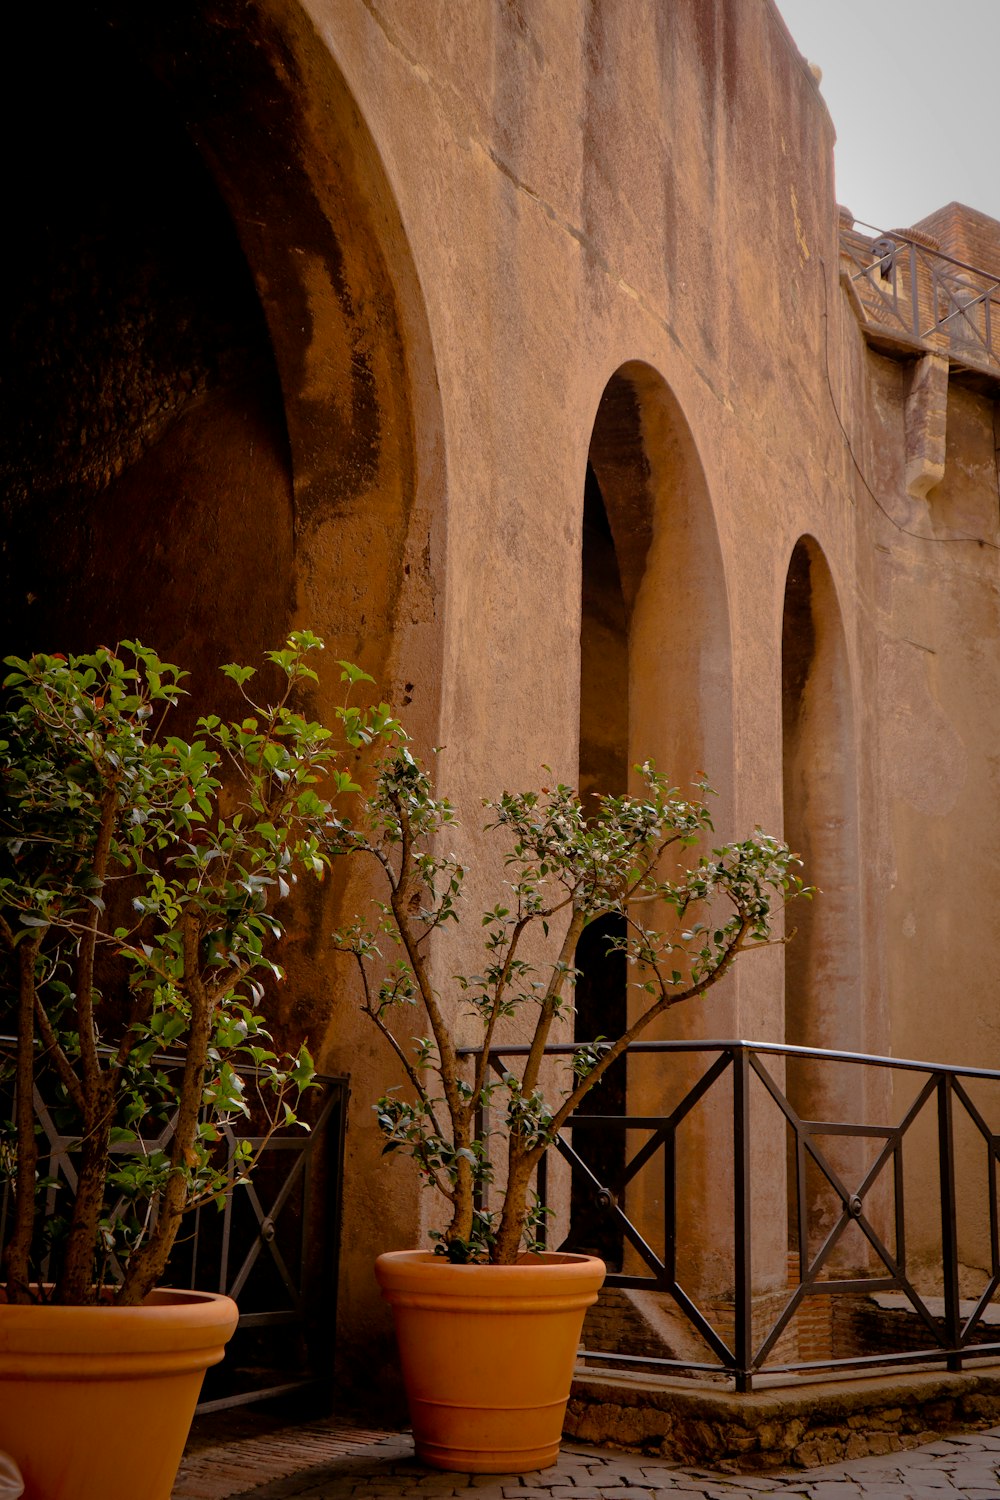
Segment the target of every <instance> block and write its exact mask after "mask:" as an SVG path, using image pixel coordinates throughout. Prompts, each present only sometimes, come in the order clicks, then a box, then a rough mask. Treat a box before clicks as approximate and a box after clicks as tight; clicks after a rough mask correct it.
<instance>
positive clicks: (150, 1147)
mask: <svg viewBox="0 0 1000 1500" xmlns="http://www.w3.org/2000/svg"><path fill="white" fill-rule="evenodd" d="M12 1046H13V1043H12V1041H11V1040H10V1039H9V1038H3V1037H0V1051H2V1050H5V1049H6V1050H9V1049H10V1048H11V1047H12ZM157 1061H158V1063H159V1064H160V1065H161V1066H163V1067H164V1068H171V1067H179V1066H180V1063H179V1061H178V1059H177V1058H171V1057H162V1058H159V1059H157ZM236 1072H238V1073H239V1074H240V1075H241V1076H242V1077H243V1078H244V1079H245V1080H246V1082H247V1085H248V1086H247V1089H246V1094H247V1097H248V1098H249V1097H252V1094H253V1088H252V1081H253V1070H252V1069H244V1068H239V1067H238V1068H236ZM46 1092H47V1091H46V1090H45V1088H44V1084H42V1085H36V1089H35V1113H36V1118H37V1119H38V1121H39V1124H40V1126H41V1137H40V1139H39V1162H38V1172H39V1176H41V1177H43V1178H48V1179H50V1182H51V1186H50V1187H49V1188H48V1190H47V1201H46V1207H45V1212H46V1215H47V1216H48V1217H51V1216H52V1215H54V1214H56V1213H59V1212H65V1204H66V1201H67V1200H68V1199H69V1198H71V1197H72V1194H73V1193H74V1191H75V1189H76V1166H75V1150H76V1145H77V1141H78V1135H74V1134H73V1133H72V1131H71V1130H70V1129H69V1128H68V1126H67V1125H66V1124H65V1123H63V1122H62V1121H61V1120H60V1117H59V1114H58V1111H57V1109H56V1108H55V1107H54V1105H53V1101H52V1100H51V1099H49V1098H47V1097H46ZM347 1099H348V1087H347V1080H346V1079H345V1078H339V1077H325V1076H320V1077H318V1078H317V1080H316V1087H315V1088H312V1089H309V1090H307V1092H306V1093H305V1094H304V1095H303V1096H302V1098H301V1099H300V1101H299V1105H298V1107H297V1112H298V1114H299V1116H300V1118H302V1119H304V1120H305V1121H306V1122H307V1123H308V1125H309V1130H308V1131H304V1130H302V1129H301V1128H298V1127H287V1126H280V1127H279V1128H278V1129H277V1130H276V1131H275V1132H274V1133H273V1134H272V1135H270V1137H269V1138H268V1139H266V1140H265V1139H264V1137H263V1136H262V1135H261V1134H259V1133H257V1132H258V1131H260V1129H261V1126H260V1123H259V1122H256V1121H255V1119H254V1116H253V1113H251V1117H250V1118H249V1119H243V1118H242V1117H237V1118H236V1119H234V1120H233V1121H231V1122H229V1123H226V1124H222V1125H221V1126H220V1140H219V1143H218V1147H217V1151H218V1158H219V1164H220V1166H222V1167H227V1166H228V1169H229V1172H230V1176H231V1177H232V1176H233V1175H234V1163H235V1160H236V1152H237V1147H238V1145H239V1143H240V1142H248V1143H249V1144H250V1146H251V1147H252V1148H253V1149H254V1150H255V1151H256V1150H257V1149H258V1148H261V1147H262V1150H261V1153H260V1158H259V1160H258V1162H257V1166H256V1169H255V1172H254V1175H253V1180H252V1182H251V1183H249V1184H243V1185H240V1186H239V1187H237V1188H236V1189H235V1190H234V1191H233V1192H232V1193H231V1194H229V1195H228V1196H227V1197H226V1198H225V1199H224V1202H223V1205H222V1207H221V1208H217V1207H216V1206H215V1205H214V1204H211V1205H206V1206H204V1207H199V1208H196V1209H194V1210H192V1212H191V1213H190V1214H189V1215H188V1217H187V1218H186V1219H185V1221H184V1225H183V1227H182V1229H181V1233H180V1235H179V1237H178V1240H177V1243H176V1244H175V1246H174V1250H173V1252H172V1255H171V1258H170V1262H169V1264H168V1266H167V1272H166V1275H165V1278H164V1283H165V1284H166V1285H169V1286H175V1287H192V1288H195V1289H197V1290H199V1291H210V1292H224V1293H225V1294H226V1295H228V1296H230V1297H232V1298H233V1299H234V1300H235V1301H236V1303H237V1305H238V1307H239V1310H240V1320H239V1325H238V1327H237V1330H236V1333H235V1335H234V1337H233V1339H232V1341H231V1343H230V1345H229V1347H228V1350H227V1355H226V1359H225V1361H224V1362H223V1363H222V1364H221V1365H219V1366H217V1367H216V1368H215V1369H214V1370H210V1371H209V1373H208V1375H207V1377H206V1381H205V1387H204V1390H203V1394H202V1401H201V1403H200V1405H199V1411H210V1410H214V1409H218V1408H222V1407H228V1406H236V1405H240V1404H244V1403H246V1402H251V1401H261V1400H264V1399H266V1398H268V1397H272V1396H276V1395H280V1394H284V1393H285V1392H289V1391H293V1390H303V1389H306V1388H322V1387H325V1386H327V1385H328V1384H329V1382H330V1380H331V1379H332V1370H333V1363H332V1361H333V1342H334V1329H335V1324H336V1298H337V1262H338V1248H339V1246H338V1241H339V1230H340V1205H341V1178H342V1167H343V1146H344V1128H345V1119H346V1109H347ZM173 1125H174V1120H173V1118H169V1119H167V1120H166V1121H164V1122H160V1123H158V1124H157V1125H156V1126H155V1127H153V1126H150V1127H149V1128H148V1129H147V1130H146V1131H145V1132H144V1133H143V1136H142V1148H144V1149H145V1150H146V1151H150V1152H152V1151H155V1150H161V1151H162V1150H164V1149H166V1148H167V1147H168V1146H169V1141H170V1138H171V1135H172V1132H173ZM116 1149H119V1150H120V1151H122V1152H125V1151H128V1152H130V1153H131V1152H134V1151H135V1149H136V1147H135V1145H134V1144H131V1145H128V1146H127V1147H126V1146H123V1147H120V1148H115V1147H112V1151H115V1150H116ZM10 1209H11V1203H10V1193H9V1184H8V1183H7V1182H6V1181H4V1183H3V1187H2V1191H0V1246H2V1245H3V1244H4V1243H6V1237H7V1232H8V1224H9V1217H10ZM40 1270H41V1274H42V1277H43V1279H44V1278H45V1276H46V1265H45V1263H44V1262H43V1264H42V1266H41V1267H40Z"/></svg>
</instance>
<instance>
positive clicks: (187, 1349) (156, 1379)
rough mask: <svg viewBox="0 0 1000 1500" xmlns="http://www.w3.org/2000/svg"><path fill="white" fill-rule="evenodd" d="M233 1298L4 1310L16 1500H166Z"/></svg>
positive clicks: (0, 1412) (156, 1297) (2, 1425)
mask: <svg viewBox="0 0 1000 1500" xmlns="http://www.w3.org/2000/svg"><path fill="white" fill-rule="evenodd" d="M238 1316H239V1315H238V1312H237V1308H236V1304H235V1302H233V1301H232V1300H231V1299H230V1298H229V1297H220V1296H216V1295H213V1294H212V1293H211V1292H185V1291H168V1290H163V1291H156V1292H153V1293H152V1294H151V1296H150V1297H149V1298H148V1299H147V1301H146V1302H145V1303H144V1304H143V1305H142V1306H141V1307H51V1306H45V1305H42V1306H30V1307H21V1306H8V1305H6V1304H5V1303H4V1304H0V1451H3V1452H6V1453H9V1454H10V1455H11V1456H12V1457H13V1458H14V1459H16V1461H17V1463H18V1464H19V1465H20V1468H21V1472H22V1474H23V1476H24V1481H25V1492H24V1500H170V1491H171V1489H172V1488H173V1483H174V1478H175V1477H176V1474H177V1468H178V1465H179V1464H180V1461H181V1455H182V1453H183V1452H184V1444H185V1441H186V1440H187V1435H188V1429H189V1428H190V1426H191V1418H192V1417H193V1416H194V1409H195V1406H196V1404H197V1401H198V1393H199V1391H200V1390H201V1382H202V1377H203V1376H204V1373H205V1371H206V1370H207V1369H208V1367H209V1365H214V1364H217V1363H218V1362H219V1360H220V1359H221V1358H222V1356H223V1353H224V1352H225V1344H226V1341H227V1339H229V1338H230V1336H231V1335H232V1333H233V1330H234V1329H235V1327H236V1321H237V1318H238Z"/></svg>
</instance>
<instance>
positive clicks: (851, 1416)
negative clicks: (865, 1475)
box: [565, 1363, 1000, 1472]
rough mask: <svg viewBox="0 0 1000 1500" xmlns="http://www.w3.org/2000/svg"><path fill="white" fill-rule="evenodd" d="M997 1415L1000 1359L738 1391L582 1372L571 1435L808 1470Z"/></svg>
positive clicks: (722, 1463) (986, 1423) (687, 1458)
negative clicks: (953, 1368) (955, 1370)
mask: <svg viewBox="0 0 1000 1500" xmlns="http://www.w3.org/2000/svg"><path fill="white" fill-rule="evenodd" d="M998 1421H1000V1364H995V1363H992V1364H989V1365H980V1366H979V1367H977V1368H976V1369H975V1370H970V1371H963V1372H961V1373H959V1374H951V1373H949V1372H947V1371H940V1370H934V1371H917V1372H913V1373H908V1374H904V1375H900V1374H892V1375H887V1376H884V1377H881V1378H879V1377H875V1376H860V1377H857V1378H849V1379H839V1380H824V1381H816V1382H809V1383H807V1382H805V1381H801V1382H796V1383H795V1385H794V1386H790V1385H784V1384H783V1385H781V1386H778V1387H772V1388H771V1389H766V1390H760V1391H753V1392H752V1393H751V1394H749V1395H746V1396H738V1395H736V1394H735V1393H734V1392H732V1391H729V1390H718V1389H712V1388H711V1387H708V1386H704V1385H696V1384H695V1383H694V1382H692V1381H686V1380H676V1379H667V1378H664V1377H656V1376H650V1375H613V1376H611V1375H605V1374H601V1375H595V1374H593V1373H590V1372H583V1371H578V1372H577V1374H576V1377H575V1379H574V1381H573V1389H572V1394H571V1396H570V1402H569V1406H568V1408H567V1411H566V1425H565V1431H566V1434H567V1436H569V1437H572V1438H575V1439H577V1440H578V1441H580V1442H586V1443H598V1444H603V1445H611V1446H614V1447H620V1448H625V1449H631V1450H639V1451H641V1452H643V1453H650V1454H657V1455H659V1456H662V1457H664V1458H669V1459H671V1460H673V1461H674V1462H678V1463H684V1464H695V1465H698V1464H709V1465H712V1466H714V1467H716V1468H719V1469H723V1470H725V1469H731V1468H737V1467H738V1468H739V1469H740V1470H741V1471H742V1472H746V1471H747V1470H749V1469H774V1468H787V1467H796V1468H811V1467H815V1466H817V1465H819V1464H830V1463H840V1462H843V1461H845V1460H847V1459H852V1458H866V1457H869V1456H870V1455H873V1454H886V1453H894V1452H900V1451H902V1450H903V1449H904V1448H914V1447H917V1446H918V1445H920V1444H921V1443H929V1442H933V1441H934V1440H935V1439H936V1438H938V1437H940V1436H941V1435H942V1434H943V1433H947V1432H950V1431H956V1430H959V1429H962V1430H966V1431H968V1430H969V1429H971V1428H977V1427H990V1426H995V1425H996V1424H997V1422H998Z"/></svg>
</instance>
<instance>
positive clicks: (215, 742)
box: [0, 632, 378, 1500]
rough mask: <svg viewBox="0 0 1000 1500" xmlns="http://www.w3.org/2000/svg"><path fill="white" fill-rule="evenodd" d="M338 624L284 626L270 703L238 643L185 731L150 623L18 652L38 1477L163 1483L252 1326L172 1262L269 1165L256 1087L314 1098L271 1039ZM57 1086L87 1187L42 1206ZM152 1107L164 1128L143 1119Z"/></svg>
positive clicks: (1, 731)
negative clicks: (71, 648) (220, 700)
mask: <svg viewBox="0 0 1000 1500" xmlns="http://www.w3.org/2000/svg"><path fill="white" fill-rule="evenodd" d="M321 644H322V643H321V642H320V641H319V640H318V639H317V638H316V637H314V636H312V635H310V634H309V633H307V632H300V633H298V634H295V635H292V636H291V637H290V639H289V641H288V643H287V645H286V646H285V648H283V649H282V650H279V651H273V652H270V653H268V659H269V663H270V666H269V668H268V670H269V671H270V672H271V673H272V674H273V675H274V677H275V679H276V682H277V684H278V686H279V692H278V693H277V695H276V697H275V701H274V702H267V701H264V702H262V703H254V702H253V697H252V695H251V694H250V691H249V689H248V687H247V684H248V682H249V680H250V678H251V677H252V676H253V669H252V668H249V667H240V666H235V665H234V666H226V667H224V668H223V669H222V670H223V671H224V672H225V674H226V675H227V676H228V677H229V678H230V679H232V680H233V682H234V683H235V684H237V685H238V688H239V689H240V690H241V691H242V693H243V695H244V697H245V698H246V699H247V710H246V713H245V715H244V717H242V718H241V719H240V720H238V721H236V722H225V721H224V720H223V719H221V718H220V717H219V716H217V715H208V716H206V717H202V718H200V719H199V720H198V722H197V728H196V730H195V737H194V738H193V739H190V740H187V739H183V738H181V737H179V736H178V735H175V734H173V733H172V732H171V728H172V723H173V720H174V718H175V717H176V715H175V714H173V710H175V708H176V706H177V704H178V702H179V700H180V697H181V695H182V693H183V691H184V690H183V688H182V687H181V679H182V678H183V677H184V676H185V674H184V673H182V672H180V671H179V670H178V669H177V668H176V667H174V666H171V665H169V664H166V663H164V662H161V661H160V660H159V659H158V658H157V656H156V655H155V654H154V653H153V652H152V651H150V650H148V649H146V648H145V647H143V646H142V645H140V644H138V643H136V642H127V643H125V644H124V645H123V646H121V647H120V648H119V649H118V650H115V651H112V650H107V649H103V648H102V649H100V650H98V651H95V652H93V653H92V654H90V655H83V656H74V657H69V658H63V657H60V656H35V657H33V658H32V659H31V660H28V661H24V660H19V659H16V658H8V660H7V666H8V669H9V675H8V676H7V678H6V683H5V687H4V694H3V698H2V705H0V997H2V1016H0V1033H12V1034H13V1040H11V1041H9V1042H8V1043H5V1044H4V1048H3V1053H2V1062H0V1066H2V1068H3V1082H4V1089H3V1098H4V1099H5V1100H7V1101H8V1102H9V1111H8V1114H9V1118H7V1119H4V1120H0V1174H2V1178H3V1179H5V1180H6V1181H7V1183H8V1185H9V1188H10V1191H9V1194H8V1197H9V1199H10V1200H11V1208H10V1211H9V1213H8V1216H7V1218H8V1222H7V1226H6V1228H7V1244H6V1250H5V1254H4V1258H3V1279H4V1282H5V1296H4V1298H3V1302H2V1303H0V1450H6V1451H8V1452H10V1453H11V1454H12V1455H13V1456H14V1457H15V1458H16V1459H17V1460H18V1461H19V1463H20V1465H21V1467H22V1469H23V1471H24V1477H25V1481H26V1485H27V1496H28V1497H29V1500H85V1497H86V1500H98V1497H99V1500H138V1497H139V1496H141V1497H142V1500H167V1497H168V1496H169V1494H170V1491H171V1487H172V1483H173V1478H174V1474H175V1472H176V1467H177V1464H178V1462H179V1460H180V1456H181V1452H182V1450H183V1445H184V1441H185V1439H186V1435H187V1430H188V1426H189V1425H190V1421H191V1417H192V1415H193V1411H194V1406H195V1402H196V1400H197V1395H198V1391H199V1389H200V1385H201V1380H202V1375H203V1372H204V1369H205V1367H206V1366H207V1365H208V1364H211V1363H213V1362H215V1361H216V1360H218V1359H220V1358H221V1357H222V1352H223V1345H224V1343H225V1341H226V1339H227V1338H228V1337H229V1335H230V1333H231V1332H232V1330H233V1328H234V1327H235V1324H236V1316H237V1314H236V1308H235V1305H234V1304H233V1303H232V1302H230V1301H229V1299H228V1298H218V1297H215V1298H213V1297H210V1296H208V1295H207V1294H201V1293H190V1292H176V1293H170V1292H163V1291H158V1290H157V1289H158V1287H159V1285H160V1282H161V1280H162V1278H163V1275H164V1271H165V1268H166V1266H167V1262H168V1258H169V1256H170V1251H171V1247H172V1246H173V1244H174V1240H175V1238H176V1236H177V1233H178V1229H179V1227H180V1225H181V1222H182V1218H183V1215H184V1213H185V1212H186V1211H187V1210H188V1209H189V1208H191V1207H192V1206H193V1205H195V1204H201V1203H206V1202H211V1201H213V1200H214V1201H220V1199H221V1198H222V1197H223V1195H225V1194H227V1193H229V1192H230V1191H232V1190H233V1188H234V1186H238V1184H239V1183H240V1182H241V1181H243V1180H245V1179H246V1177H247V1176H248V1174H249V1173H250V1172H251V1171H252V1168H253V1165H254V1156H253V1154H252V1152H251V1151H250V1148H249V1146H246V1147H245V1149H244V1148H243V1147H241V1148H240V1151H241V1152H242V1154H239V1153H238V1154H237V1157H236V1159H235V1160H233V1159H232V1158H230V1159H229V1160H225V1159H223V1160H220V1159H219V1156H218V1154H217V1150H216V1145H217V1141H218V1138H219V1131H218V1125H219V1122H220V1120H222V1119H225V1118H231V1117H234V1116H238V1115H240V1114H241V1113H242V1114H246V1113H248V1111H249V1101H248V1097H247V1094H248V1092H253V1093H255V1094H256V1095H257V1102H256V1108H257V1109H258V1110H259V1109H260V1108H263V1110H264V1111H265V1113H266V1116H267V1118H268V1120H269V1122H270V1124H269V1126H267V1127H265V1133H266V1129H267V1128H271V1129H273V1128H274V1127H275V1126H276V1125H277V1123H278V1122H279V1121H280V1122H281V1123H282V1124H286V1123H289V1122H294V1121H295V1118H296V1117H295V1108H296V1101H297V1099H298V1096H299V1094H300V1092H301V1090H302V1089H304V1088H307V1087H308V1086H309V1083H310V1080H311V1077H312V1071H313V1070H312V1063H311V1060H310V1057H309V1053H308V1051H307V1050H306V1048H305V1047H302V1048H301V1050H300V1051H299V1052H298V1054H297V1055H296V1056H294V1057H287V1056H279V1055H278V1054H277V1053H276V1052H275V1050H274V1049H273V1047H272V1045H271V1039H270V1037H269V1035H268V1032H267V1030H266V1029H265V1026H264V1023H263V1021H262V1018H261V1014H260V1001H261V998H262V994H263V991H262V989H261V980H262V978H263V977H265V976H268V975H270V976H278V977H280V971H279V970H278V968H277V966H276V965H275V963H274V960H273V957H272V956H271V951H272V946H273V943H274V941H275V940H276V939H278V938H280V935H281V923H280V920H279V918H278V917H277V916H276V915H275V907H276V905H277V904H278V903H279V902H280V901H281V900H282V899H283V898H284V897H285V896H286V895H287V894H288V892H289V888H290V886H291V885H292V884H293V883H294V881H295V879H296V877H297V875H298V874H299V873H300V872H301V871H307V872H311V873H313V874H316V875H321V874H322V873H323V869H324V866H325V864H326V861H327V858H328V856H327V854H326V853H324V851H323V849H322V848H321V843H320V840H321V836H322V833H323V830H324V828H325V826H326V824H327V823H328V821H329V819H330V816H331V804H330V802H329V801H328V800H327V799H326V797H325V796H324V795H321V793H322V792H332V793H334V794H336V793H337V792H338V791H339V790H341V789H343V788H346V787H353V783H352V782H351V779H350V777H349V775H348V774H347V773H346V772H344V771H339V772H338V771H337V770H336V769H335V768H334V764H333V763H334V759H335V755H336V751H335V750H334V748H333V747H332V737H331V734H330V731H329V730H328V729H325V728H323V727H322V726H320V725H318V724H315V723H312V722H310V721H309V720H308V719H307V718H305V717H304V716H303V715H302V714H301V713H300V712H298V711H297V709H296V708H295V706H294V699H295V695H296V693H297V692H298V690H299V689H300V688H301V687H302V686H303V685H305V686H306V687H308V684H309V682H310V680H312V679H314V678H315V673H314V672H313V670H312V668H311V666H310V665H309V657H310V654H311V653H312V652H313V651H315V650H317V649H318V648H319V647H320V646H321ZM377 719H378V711H376V713H375V720H376V721H377ZM239 1063H243V1064H245V1065H248V1066H249V1069H250V1076H251V1078H252V1079H253V1080H254V1081H255V1087H254V1086H251V1088H250V1089H249V1090H248V1089H247V1088H245V1085H244V1082H243V1079H242V1077H241V1075H240V1073H239V1072H237V1071H236V1066H237V1064H239ZM43 1086H44V1098H43V1097H42V1094H43ZM38 1108H45V1109H47V1110H50V1111H56V1112H58V1113H59V1114H60V1115H61V1116H62V1118H63V1120H64V1124H63V1127H62V1131H63V1134H65V1135H69V1136H71V1137H75V1139H76V1145H75V1147H74V1148H73V1149H72V1150H71V1153H70V1156H71V1161H72V1169H73V1171H74V1172H75V1176H76V1190H75V1194H74V1195H73V1197H72V1202H68V1203H66V1204H65V1205H63V1204H62V1202H61V1199H60V1198H58V1197H57V1207H58V1208H59V1212H58V1213H57V1214H56V1215H55V1216H54V1217H48V1218H46V1216H45V1211H44V1206H45V1203H46V1200H47V1197H48V1194H49V1192H50V1190H51V1189H52V1188H53V1186H54V1185H53V1184H51V1183H48V1182H46V1181H45V1180H44V1178H42V1177H41V1176H40V1174H39V1171H38V1165H39V1152H38V1136H39V1129H40V1127H39V1121H38V1117H37V1113H36V1111H37V1109H38ZM150 1119H152V1120H154V1121H157V1122H160V1123H162V1124H163V1125H164V1126H165V1127H166V1130H167V1137H168V1143H167V1144H166V1146H165V1147H164V1149H162V1150H157V1151H152V1152H150V1151H148V1150H147V1149H146V1148H145V1147H144V1145H143V1142H142V1139H141V1135H140V1125H141V1124H142V1123H144V1122H147V1121H149V1120H150ZM171 1122H172V1129H171ZM43 1263H44V1264H45V1265H46V1266H47V1268H48V1278H49V1284H42V1266H43ZM74 1365H76V1366H78V1367H79V1369H78V1374H79V1375H80V1376H81V1377H82V1383H73V1379H72V1367H73V1366H74ZM49 1377H53V1380H52V1383H51V1384H50V1385H45V1384H44V1382H45V1381H46V1379H48V1378H49Z"/></svg>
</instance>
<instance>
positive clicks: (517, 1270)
mask: <svg viewBox="0 0 1000 1500" xmlns="http://www.w3.org/2000/svg"><path fill="white" fill-rule="evenodd" d="M557 1272H558V1273H559V1274H558V1276H556V1275H554V1273H557ZM606 1274H607V1267H606V1266H605V1264H604V1262H603V1260H600V1259H598V1257H597V1256H596V1255H578V1254H575V1253H573V1252H571V1251H567V1250H542V1251H540V1252H538V1253H537V1254H523V1255H521V1256H520V1257H519V1259H518V1261H517V1262H516V1264H515V1265H512V1266H494V1265H490V1264H488V1263H485V1264H484V1263H482V1262H473V1263H471V1264H468V1265H456V1264H454V1263H453V1262H452V1261H449V1260H448V1259H446V1257H445V1256H443V1255H435V1254H434V1252H433V1251H431V1250H388V1251H386V1252H385V1253H384V1254H383V1255H380V1256H379V1257H378V1259H377V1260H376V1262H375V1275H376V1278H377V1279H378V1282H379V1285H380V1286H382V1287H383V1288H386V1289H388V1286H389V1284H391V1286H392V1287H395V1288H399V1289H409V1290H412V1291H418V1290H420V1289H421V1288H424V1289H427V1290H429V1289H430V1287H431V1286H432V1284H440V1283H441V1282H442V1281H444V1280H448V1281H450V1282H452V1283H453V1284H456V1283H457V1284H461V1287H462V1292H463V1295H465V1296H468V1297H473V1298H475V1297H482V1298H492V1297H496V1296H497V1295H503V1294H504V1292H505V1291H510V1292H511V1293H521V1294H524V1293H528V1292H533V1291H534V1290H535V1288H536V1286H537V1287H544V1286H545V1285H546V1284H549V1283H551V1282H552V1281H553V1280H558V1281H559V1282H560V1285H561V1286H562V1287H563V1288H566V1287H567V1286H570V1287H572V1289H573V1291H574V1292H581V1293H585V1292H588V1291H596V1290H597V1288H598V1287H600V1285H601V1284H602V1282H603V1281H604V1278H605V1276H606Z"/></svg>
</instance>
